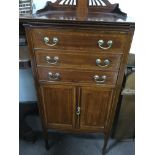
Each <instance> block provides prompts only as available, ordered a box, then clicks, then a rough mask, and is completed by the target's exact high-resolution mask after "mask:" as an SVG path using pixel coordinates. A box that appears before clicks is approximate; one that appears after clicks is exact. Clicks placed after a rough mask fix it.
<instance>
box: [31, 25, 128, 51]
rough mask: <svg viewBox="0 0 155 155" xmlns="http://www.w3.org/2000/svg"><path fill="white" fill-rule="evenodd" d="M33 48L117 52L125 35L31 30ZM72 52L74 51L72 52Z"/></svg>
mask: <svg viewBox="0 0 155 155" xmlns="http://www.w3.org/2000/svg"><path fill="white" fill-rule="evenodd" d="M32 38H33V45H34V48H44V49H69V50H72V49H77V50H79V49H81V50H80V51H79V52H82V49H85V50H89V51H90V52H94V50H95V52H104V51H106V52H107V51H111V52H119V53H121V52H122V50H123V48H124V45H125V40H126V39H125V38H126V35H125V34H119V33H117V34H115V33H108V34H106V33H103V32H100V31H98V32H95V31H86V30H83V31H82V30H74V31H73V30H65V29H59V30H53V29H49V28H44V29H39V28H35V29H32ZM73 52H74V51H73Z"/></svg>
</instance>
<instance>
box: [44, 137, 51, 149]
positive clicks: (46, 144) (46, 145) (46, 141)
mask: <svg viewBox="0 0 155 155" xmlns="http://www.w3.org/2000/svg"><path fill="white" fill-rule="evenodd" d="M45 148H46V150H49V149H50V146H49V143H48V140H47V139H45Z"/></svg>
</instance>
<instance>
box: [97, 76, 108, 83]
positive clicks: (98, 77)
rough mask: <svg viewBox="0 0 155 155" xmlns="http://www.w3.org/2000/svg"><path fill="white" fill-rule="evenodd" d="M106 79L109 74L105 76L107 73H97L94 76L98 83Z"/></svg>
mask: <svg viewBox="0 0 155 155" xmlns="http://www.w3.org/2000/svg"><path fill="white" fill-rule="evenodd" d="M106 79H107V76H105V75H103V76H99V75H95V76H94V80H95V82H96V83H104V82H105V80H106Z"/></svg>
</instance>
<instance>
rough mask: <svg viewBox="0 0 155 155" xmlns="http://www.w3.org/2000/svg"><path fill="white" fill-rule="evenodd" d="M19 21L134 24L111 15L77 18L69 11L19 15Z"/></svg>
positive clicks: (103, 14)
mask: <svg viewBox="0 0 155 155" xmlns="http://www.w3.org/2000/svg"><path fill="white" fill-rule="evenodd" d="M19 19H20V21H32V22H33V21H34V22H46V23H53V22H62V23H81V24H82V23H88V24H97V23H98V24H105V23H109V24H123V23H124V24H125V23H130V24H134V20H133V19H132V18H130V17H126V18H125V19H123V18H121V17H120V16H117V15H116V14H112V13H101V12H100V13H98V12H94V13H88V14H87V16H86V17H85V18H79V17H78V16H77V14H76V13H75V12H70V11H68V12H67V11H46V12H44V13H39V14H31V15H20V16H19Z"/></svg>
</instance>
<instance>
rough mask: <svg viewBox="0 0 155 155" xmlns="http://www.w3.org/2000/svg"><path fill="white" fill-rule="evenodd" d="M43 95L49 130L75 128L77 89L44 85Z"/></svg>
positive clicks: (42, 88)
mask: <svg viewBox="0 0 155 155" xmlns="http://www.w3.org/2000/svg"><path fill="white" fill-rule="evenodd" d="M41 95H42V105H43V109H44V116H45V122H46V125H47V126H48V127H49V128H62V129H65V128H68V129H71V128H73V127H74V111H75V88H74V87H72V86H64V85H44V84H42V85H41Z"/></svg>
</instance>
